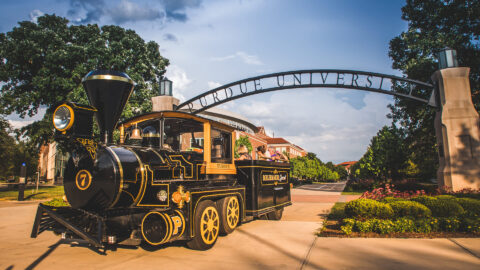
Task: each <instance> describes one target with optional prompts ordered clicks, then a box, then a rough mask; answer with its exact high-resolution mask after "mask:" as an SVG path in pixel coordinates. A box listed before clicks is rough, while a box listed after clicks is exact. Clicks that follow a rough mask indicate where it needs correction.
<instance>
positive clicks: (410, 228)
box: [393, 217, 416, 233]
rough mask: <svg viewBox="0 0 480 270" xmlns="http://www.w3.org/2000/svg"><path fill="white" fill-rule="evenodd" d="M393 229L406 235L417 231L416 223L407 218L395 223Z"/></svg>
mask: <svg viewBox="0 0 480 270" xmlns="http://www.w3.org/2000/svg"><path fill="white" fill-rule="evenodd" d="M393 229H394V230H395V232H399V233H405V232H414V231H415V230H416V227H415V222H414V221H413V220H411V219H409V218H407V217H402V218H399V219H397V220H395V222H394V223H393Z"/></svg>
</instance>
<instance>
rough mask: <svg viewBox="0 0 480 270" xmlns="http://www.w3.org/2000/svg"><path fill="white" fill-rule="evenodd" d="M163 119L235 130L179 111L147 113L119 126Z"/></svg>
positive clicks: (126, 126)
mask: <svg viewBox="0 0 480 270" xmlns="http://www.w3.org/2000/svg"><path fill="white" fill-rule="evenodd" d="M161 118H183V119H192V120H196V121H199V122H202V123H210V124H212V125H213V126H216V127H220V128H222V129H225V130H228V131H234V130H235V129H234V128H233V127H231V126H229V125H225V124H223V123H220V122H217V121H214V120H210V119H207V118H203V117H200V116H197V115H193V114H190V113H185V112H177V111H162V112H151V113H145V114H141V115H137V116H134V117H132V118H130V119H127V120H125V121H123V122H120V123H119V124H118V126H121V125H123V127H124V128H129V127H131V126H133V125H135V124H139V123H142V122H144V121H149V120H154V119H161Z"/></svg>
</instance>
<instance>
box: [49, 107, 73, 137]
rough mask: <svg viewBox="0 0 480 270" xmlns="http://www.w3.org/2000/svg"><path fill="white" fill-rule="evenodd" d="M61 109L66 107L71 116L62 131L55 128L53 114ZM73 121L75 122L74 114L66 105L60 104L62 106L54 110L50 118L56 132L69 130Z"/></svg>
mask: <svg viewBox="0 0 480 270" xmlns="http://www.w3.org/2000/svg"><path fill="white" fill-rule="evenodd" d="M61 107H66V108H67V109H68V111H69V112H70V115H71V118H70V122H68V125H67V126H66V127H65V128H62V129H60V128H57V126H56V125H55V114H56V113H57V111H58V109H60V108H61ZM74 120H75V113H73V109H72V107H70V106H68V105H67V104H62V105H60V106H58V107H57V108H56V109H55V111H54V112H53V117H52V123H53V127H55V129H56V130H58V131H67V130H68V129H70V128H71V127H72V126H73V122H74Z"/></svg>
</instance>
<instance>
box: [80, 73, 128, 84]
mask: <svg viewBox="0 0 480 270" xmlns="http://www.w3.org/2000/svg"><path fill="white" fill-rule="evenodd" d="M91 80H112V81H122V82H127V83H130V84H133V85H135V82H134V81H133V80H132V79H129V78H125V77H121V76H115V75H91V76H88V77H85V78H83V80H82V82H84V81H91Z"/></svg>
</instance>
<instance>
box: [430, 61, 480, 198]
mask: <svg viewBox="0 0 480 270" xmlns="http://www.w3.org/2000/svg"><path fill="white" fill-rule="evenodd" d="M469 72H470V68H465V67H457V68H446V69H442V70H438V71H437V72H435V73H434V74H433V75H432V80H433V81H434V82H436V84H437V86H438V94H439V98H438V100H439V102H440V105H439V106H440V108H441V109H440V110H439V111H438V112H437V114H436V117H435V130H436V136H437V143H438V146H439V161H440V162H439V168H438V171H437V179H438V185H439V186H440V187H442V186H443V187H445V188H447V189H450V190H453V191H458V190H461V189H464V188H472V189H480V132H479V129H480V118H479V116H478V112H477V111H476V110H475V107H474V106H473V102H472V95H471V91H470V81H469V77H468V75H469Z"/></svg>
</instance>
